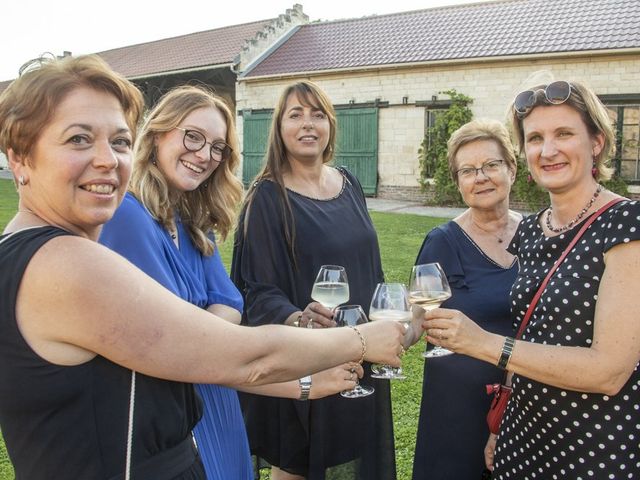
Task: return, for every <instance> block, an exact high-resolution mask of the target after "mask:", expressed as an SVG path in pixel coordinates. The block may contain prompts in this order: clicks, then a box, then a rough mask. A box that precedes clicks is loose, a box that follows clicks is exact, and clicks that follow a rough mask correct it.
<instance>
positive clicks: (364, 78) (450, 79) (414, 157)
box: [236, 54, 640, 199]
mask: <svg viewBox="0 0 640 480" xmlns="http://www.w3.org/2000/svg"><path fill="white" fill-rule="evenodd" d="M542 69H545V70H550V71H551V72H552V73H553V75H554V77H555V78H556V79H567V80H579V81H583V82H584V83H586V84H587V85H589V86H591V87H592V88H593V89H594V90H595V91H596V93H597V94H599V95H605V94H607V95H610V94H638V93H640V84H639V83H638V78H640V57H639V56H638V55H637V54H636V55H616V56H614V55H602V56H596V55H590V56H588V57H587V56H577V55H574V56H565V57H561V56H556V57H550V56H547V57H546V58H531V59H518V60H508V61H491V62H489V61H487V62H464V63H453V62H452V63H444V64H434V65H420V66H410V67H404V66H394V67H393V68H389V67H385V68H378V69H376V70H368V71H365V70H354V71H350V72H339V73H336V72H321V73H318V74H314V75H306V76H304V77H288V78H282V77H279V78H273V79H271V78H262V79H260V78H258V79H252V78H242V77H241V78H239V79H238V80H239V81H238V86H237V92H236V102H237V109H238V111H241V110H243V109H268V108H273V107H274V105H275V103H276V101H277V99H278V96H279V94H280V92H281V90H282V88H283V87H284V86H285V85H287V84H288V83H290V82H292V81H295V80H298V79H302V78H305V79H310V80H312V81H314V82H316V83H318V84H319V85H320V86H321V87H322V88H323V89H324V90H325V91H326V92H327V94H328V95H329V96H330V98H331V99H332V101H333V103H334V104H348V103H350V102H352V103H355V104H356V105H357V104H363V103H367V102H373V101H375V100H379V101H381V102H388V106H387V107H384V108H380V110H379V132H378V141H379V145H378V174H379V192H378V194H379V196H386V197H388V198H404V196H409V195H412V196H413V198H415V199H428V195H425V194H423V193H421V192H420V191H419V188H418V187H419V183H418V174H419V165H418V147H419V146H420V142H421V141H422V139H423V136H424V131H425V110H426V107H425V106H417V105H416V102H418V103H420V102H430V101H432V100H433V99H434V98H436V99H437V100H446V99H447V98H448V97H447V96H446V95H443V94H442V93H441V92H442V91H446V90H449V89H452V88H453V89H455V90H457V91H458V92H460V93H463V94H465V95H467V96H470V97H472V98H473V104H472V105H471V109H472V110H473V115H474V118H480V117H488V118H494V119H498V120H504V117H505V113H506V108H507V105H508V104H509V102H510V101H511V100H512V99H513V97H514V96H515V95H516V94H517V93H518V92H519V91H521V90H522V86H521V85H523V82H524V81H525V80H526V79H527V77H529V76H530V75H531V74H532V73H534V72H536V71H538V70H542ZM238 131H239V134H240V136H242V117H241V116H238ZM241 140H242V138H241ZM411 192H413V193H412V194H411Z"/></svg>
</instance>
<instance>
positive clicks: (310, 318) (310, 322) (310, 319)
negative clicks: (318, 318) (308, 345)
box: [307, 315, 313, 328]
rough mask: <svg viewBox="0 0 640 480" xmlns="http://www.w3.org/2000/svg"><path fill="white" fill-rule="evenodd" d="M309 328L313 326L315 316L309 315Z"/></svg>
mask: <svg viewBox="0 0 640 480" xmlns="http://www.w3.org/2000/svg"><path fill="white" fill-rule="evenodd" d="M307 328H313V318H312V317H311V315H309V323H307Z"/></svg>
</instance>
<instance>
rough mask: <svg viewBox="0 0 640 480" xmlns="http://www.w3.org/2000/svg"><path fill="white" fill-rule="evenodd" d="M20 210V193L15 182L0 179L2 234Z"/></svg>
mask: <svg viewBox="0 0 640 480" xmlns="http://www.w3.org/2000/svg"><path fill="white" fill-rule="evenodd" d="M17 210H18V192H16V187H15V185H14V183H13V180H5V179H0V232H1V231H2V230H4V226H5V225H6V224H7V223H8V222H9V220H11V218H12V217H13V216H14V215H15V214H16V211H17Z"/></svg>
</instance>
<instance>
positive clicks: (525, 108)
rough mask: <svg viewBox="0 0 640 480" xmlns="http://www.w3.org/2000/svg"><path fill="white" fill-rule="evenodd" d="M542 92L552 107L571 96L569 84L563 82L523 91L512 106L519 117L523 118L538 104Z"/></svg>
mask: <svg viewBox="0 0 640 480" xmlns="http://www.w3.org/2000/svg"><path fill="white" fill-rule="evenodd" d="M540 92H544V98H545V99H546V100H547V102H548V103H550V104H552V105H560V104H562V103H564V102H566V101H567V100H569V97H570V96H571V84H570V83H569V82H565V81H564V80H559V81H557V82H553V83H550V84H549V85H547V86H546V87H544V88H539V89H536V90H525V91H524V92H520V93H519V94H518V95H516V99H515V100H514V101H513V106H514V108H515V110H516V113H517V114H518V115H519V116H521V117H522V116H525V115H526V114H527V113H529V112H530V111H531V109H532V108H533V107H535V106H536V105H537V104H538V98H539V93H540Z"/></svg>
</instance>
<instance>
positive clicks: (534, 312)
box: [423, 81, 640, 479]
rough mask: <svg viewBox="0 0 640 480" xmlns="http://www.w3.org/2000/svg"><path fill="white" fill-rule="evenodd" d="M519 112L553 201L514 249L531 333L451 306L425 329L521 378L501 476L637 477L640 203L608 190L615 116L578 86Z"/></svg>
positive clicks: (490, 455) (518, 296) (498, 463)
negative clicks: (482, 322) (494, 327)
mask: <svg viewBox="0 0 640 480" xmlns="http://www.w3.org/2000/svg"><path fill="white" fill-rule="evenodd" d="M510 116H511V121H512V125H513V131H514V133H515V136H516V139H517V142H518V145H519V146H520V148H521V150H523V151H524V153H525V155H526V160H527V166H528V168H529V171H530V172H531V176H532V177H533V179H534V180H535V181H536V182H537V184H538V185H539V186H541V187H542V188H544V189H545V190H548V192H549V199H550V202H551V204H550V206H549V207H548V208H545V209H544V210H542V211H540V212H539V213H537V214H535V215H532V216H530V217H527V218H526V219H524V220H523V221H522V223H521V224H520V227H519V229H518V232H517V233H516V237H515V239H514V241H513V243H512V245H511V247H510V251H511V252H512V253H514V254H515V255H517V257H518V259H519V263H520V270H519V273H518V277H517V279H516V281H515V283H514V285H513V288H512V290H511V311H512V319H513V321H514V324H515V325H516V326H518V325H520V324H522V325H523V326H522V327H519V328H522V334H521V336H520V337H519V339H515V340H514V338H511V337H509V336H507V337H505V336H504V335H500V334H496V333H493V332H489V331H487V330H485V329H483V328H481V327H480V326H478V324H476V323H474V322H473V321H472V320H470V319H469V318H468V317H467V316H466V315H465V314H463V313H462V312H460V311H457V310H452V309H436V310H433V311H431V312H427V313H426V314H425V318H426V321H425V322H424V324H423V325H424V327H425V328H426V329H427V335H428V339H429V340H430V341H434V342H435V343H437V344H439V345H443V346H445V347H447V348H450V349H452V350H454V351H456V352H458V353H463V354H466V355H469V356H472V357H475V358H478V359H480V360H484V361H486V362H489V363H492V364H498V365H499V366H500V367H501V368H505V369H507V370H508V371H509V372H512V374H513V393H512V395H511V398H510V400H509V403H508V405H507V408H506V413H505V415H504V418H503V419H502V424H501V427H500V432H499V436H498V437H497V446H496V437H495V436H494V435H492V436H491V438H490V440H489V443H488V444H487V450H486V456H487V464H488V466H489V467H490V468H492V469H493V477H492V478H497V479H506V478H522V477H523V475H526V476H527V477H528V478H533V476H534V475H535V477H536V478H545V479H546V478H637V477H638V472H639V471H640V463H638V452H639V451H640V435H638V425H640V400H639V396H638V390H639V389H640V371H639V370H638V362H639V361H640V322H638V313H637V312H638V299H637V296H638V291H640V242H639V241H638V240H640V229H639V228H638V220H640V205H639V204H638V203H637V202H634V201H630V200H628V199H624V198H621V197H619V196H617V195H616V194H614V193H612V192H610V191H607V190H606V189H605V188H603V187H602V185H601V184H600V183H599V181H600V180H601V179H607V178H609V176H610V174H611V172H610V169H609V168H608V167H607V166H606V163H607V162H608V160H609V158H610V157H611V155H612V153H613V150H614V145H615V136H614V133H613V130H612V128H611V122H610V119H609V116H608V115H607V111H606V109H605V107H604V106H603V105H602V103H601V102H600V100H599V99H598V97H597V96H596V95H595V94H594V93H593V91H591V90H590V89H588V88H587V87H585V86H584V85H582V84H580V83H577V82H566V81H559V82H553V83H551V84H549V85H540V86H537V87H535V88H533V89H531V90H527V91H526V92H523V93H521V94H519V95H518V96H517V97H516V98H515V101H514V103H513V104H512V105H511V114H510ZM616 202H617V203H616ZM589 222H592V223H589ZM583 228H585V229H586V230H584V233H583V235H582V236H581V237H576V236H577V234H578V233H579V232H580V231H582V229H583ZM574 239H576V243H575V246H573V247H571V246H570V243H572V241H573V240H574ZM565 249H566V251H567V252H568V253H567V255H566V258H564V260H563V261H559V259H560V258H561V254H562V253H563V251H564V250H565ZM547 276H549V277H548V280H546V277H547ZM545 280H546V281H545ZM538 293H539V295H540V296H539V297H538V295H537V294H538ZM525 312H531V313H530V314H529V313H527V314H525ZM471 315H472V316H473V314H472V313H471ZM529 315H530V319H529V321H528V323H524V322H523V318H525V317H527V316H529Z"/></svg>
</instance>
